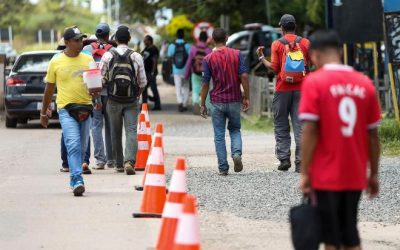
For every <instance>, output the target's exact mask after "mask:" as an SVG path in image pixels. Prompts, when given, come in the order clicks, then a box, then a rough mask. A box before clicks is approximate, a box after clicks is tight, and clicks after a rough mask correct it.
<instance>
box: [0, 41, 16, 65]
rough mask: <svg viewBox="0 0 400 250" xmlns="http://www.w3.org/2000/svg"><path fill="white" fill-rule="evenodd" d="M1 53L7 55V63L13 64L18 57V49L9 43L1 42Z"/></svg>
mask: <svg viewBox="0 0 400 250" xmlns="http://www.w3.org/2000/svg"><path fill="white" fill-rule="evenodd" d="M0 54H4V55H6V59H7V64H11V65H12V64H13V63H14V62H15V60H16V59H17V51H16V50H15V49H13V47H12V46H11V44H9V43H0Z"/></svg>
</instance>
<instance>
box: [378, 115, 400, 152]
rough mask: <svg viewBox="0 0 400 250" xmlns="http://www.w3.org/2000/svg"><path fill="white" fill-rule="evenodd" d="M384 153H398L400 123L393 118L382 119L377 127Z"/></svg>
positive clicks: (399, 146)
mask: <svg viewBox="0 0 400 250" xmlns="http://www.w3.org/2000/svg"><path fill="white" fill-rule="evenodd" d="M379 137H380V140H381V145H382V152H383V154H384V155H391V156H392V155H400V125H399V124H398V123H397V122H396V121H395V120H394V119H384V120H383V121H382V124H381V126H380V127H379Z"/></svg>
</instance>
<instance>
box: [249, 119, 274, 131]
mask: <svg viewBox="0 0 400 250" xmlns="http://www.w3.org/2000/svg"><path fill="white" fill-rule="evenodd" d="M242 129H243V130H250V131H257V132H272V131H273V130H274V122H273V120H272V119H271V118H268V117H261V118H257V117H253V116H250V117H246V118H243V119H242Z"/></svg>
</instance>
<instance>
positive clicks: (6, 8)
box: [0, 0, 33, 30]
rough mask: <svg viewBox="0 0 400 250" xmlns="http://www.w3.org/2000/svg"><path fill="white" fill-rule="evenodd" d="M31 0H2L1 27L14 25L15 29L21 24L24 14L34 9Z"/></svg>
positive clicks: (0, 7) (0, 11)
mask: <svg viewBox="0 0 400 250" xmlns="http://www.w3.org/2000/svg"><path fill="white" fill-rule="evenodd" d="M32 8H33V6H32V5H31V4H30V2H29V0H1V1H0V13H1V15H0V27H4V28H5V27H8V26H12V27H13V28H14V29H15V30H18V28H19V27H20V25H21V21H22V20H23V19H24V15H25V14H26V13H29V12H30V10H32Z"/></svg>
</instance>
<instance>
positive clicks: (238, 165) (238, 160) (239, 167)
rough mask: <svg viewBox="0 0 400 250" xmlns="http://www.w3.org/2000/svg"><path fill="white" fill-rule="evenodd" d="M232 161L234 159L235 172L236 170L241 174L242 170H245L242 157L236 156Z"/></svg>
mask: <svg viewBox="0 0 400 250" xmlns="http://www.w3.org/2000/svg"><path fill="white" fill-rule="evenodd" d="M232 159H233V164H234V166H233V170H234V171H235V172H240V171H242V170H243V163H242V157H241V156H240V155H234V156H233V157H232Z"/></svg>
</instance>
